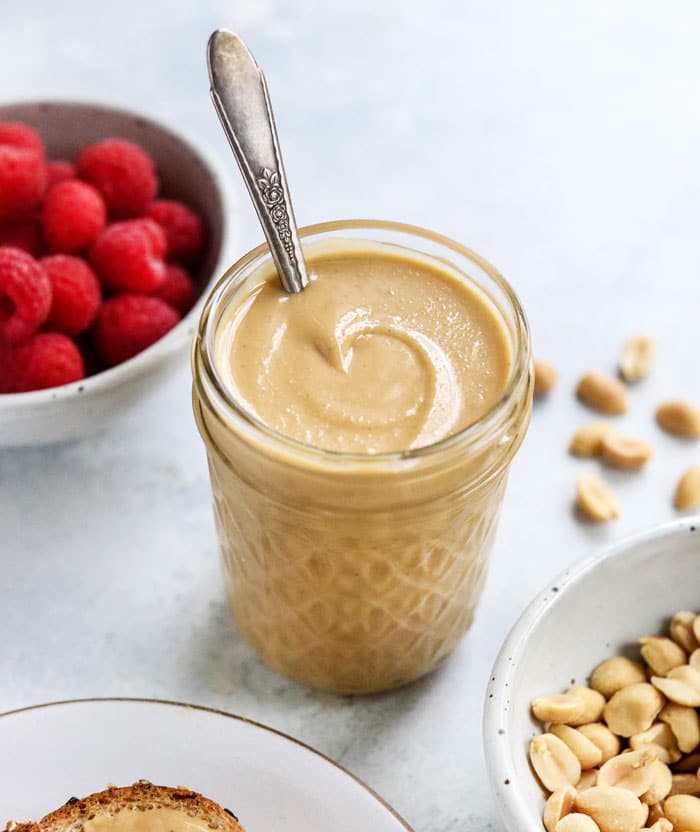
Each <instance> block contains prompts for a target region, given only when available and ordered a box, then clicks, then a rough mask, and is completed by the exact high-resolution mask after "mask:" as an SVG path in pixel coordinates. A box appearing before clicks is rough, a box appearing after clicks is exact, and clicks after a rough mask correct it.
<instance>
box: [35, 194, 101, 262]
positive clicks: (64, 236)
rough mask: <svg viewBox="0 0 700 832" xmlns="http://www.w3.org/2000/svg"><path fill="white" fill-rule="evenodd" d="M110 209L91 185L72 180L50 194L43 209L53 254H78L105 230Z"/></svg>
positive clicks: (47, 237)
mask: <svg viewBox="0 0 700 832" xmlns="http://www.w3.org/2000/svg"><path fill="white" fill-rule="evenodd" d="M106 222H107V209H106V207H105V203H104V200H103V199H102V197H101V196H100V192H99V191H98V190H97V189H96V188H93V187H92V185H86V184H85V182H79V181H78V180H77V179H70V180H68V181H66V182H59V183H58V185H54V186H53V188H51V189H50V190H49V192H48V193H47V194H46V198H45V199H44V204H43V206H42V208H41V225H42V228H43V229H44V237H45V238H46V242H47V243H48V244H49V248H50V249H51V250H52V251H60V252H61V253H63V254H76V253H77V252H79V251H82V250H83V249H85V248H87V247H88V246H89V245H90V244H91V243H92V242H93V241H94V240H95V238H96V237H97V235H98V234H99V233H100V231H102V229H103V228H104V227H105V223H106Z"/></svg>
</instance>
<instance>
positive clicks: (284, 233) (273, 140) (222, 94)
mask: <svg viewBox="0 0 700 832" xmlns="http://www.w3.org/2000/svg"><path fill="white" fill-rule="evenodd" d="M207 63H208V66H209V78H210V81H211V97H212V100H213V102H214V107H215V108H216V111H217V113H218V115H219V118H220V119H221V124H222V126H223V128H224V132H225V133H226V136H227V137H228V140H229V143H230V144H231V148H232V150H233V153H234V155H235V157H236V161H237V162H238V166H239V167H240V169H241V173H242V174H243V179H244V180H245V183H246V186H247V188H248V192H249V194H250V197H251V199H252V200H253V204H254V205H255V210H256V211H257V213H258V217H259V218H260V223H261V225H262V227H263V231H264V232H265V237H266V239H267V242H268V244H269V246H270V249H271V251H272V257H273V258H274V261H275V264H276V266H277V271H278V273H279V278H280V281H281V283H282V286H283V287H284V289H285V290H286V291H287V292H300V291H301V290H302V289H303V288H304V287H305V286H306V284H307V283H308V280H309V279H308V276H307V274H306V263H305V262H304V255H303V253H302V251H301V245H300V243H299V234H298V232H297V225H296V221H295V219H294V211H293V210H292V201H291V199H290V197H289V188H288V186H287V177H286V176H285V173H284V165H283V164H282V154H281V152H280V147H279V141H278V139H277V130H276V128H275V119H274V116H273V114H272V107H271V106H270V96H269V94H268V91H267V84H266V82H265V76H264V75H263V73H262V71H261V69H260V67H259V66H258V65H257V63H256V62H255V58H253V56H252V55H251V53H250V52H249V50H248V47H247V46H246V45H245V43H243V41H242V40H241V39H240V38H239V37H238V35H235V34H234V33H233V32H229V31H227V30H226V29H218V30H217V31H216V32H214V33H213V35H212V36H211V37H210V38H209V44H208V47H207Z"/></svg>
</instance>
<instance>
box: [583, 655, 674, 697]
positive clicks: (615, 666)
mask: <svg viewBox="0 0 700 832" xmlns="http://www.w3.org/2000/svg"><path fill="white" fill-rule="evenodd" d="M674 647H675V644H674ZM684 662H685V659H683V662H681V664H683V663H684ZM646 680H647V675H646V673H645V672H644V668H643V667H642V665H641V664H640V663H639V662H634V661H632V659H627V658H625V657H624V656H613V657H612V659H606V660H605V661H604V662H601V663H600V664H599V665H598V667H596V669H595V670H594V671H593V673H591V678H590V679H589V684H590V686H591V687H592V688H593V690H597V691H598V693H602V694H603V696H604V697H605V698H606V699H610V697H611V696H612V695H613V694H614V693H617V692H618V690H620V689H621V688H625V687H627V685H633V684H634V683H635V682H646Z"/></svg>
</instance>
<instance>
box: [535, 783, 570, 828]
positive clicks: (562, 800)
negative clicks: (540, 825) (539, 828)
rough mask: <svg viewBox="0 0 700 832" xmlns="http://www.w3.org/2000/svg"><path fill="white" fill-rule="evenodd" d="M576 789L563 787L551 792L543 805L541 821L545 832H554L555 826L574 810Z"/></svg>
mask: <svg viewBox="0 0 700 832" xmlns="http://www.w3.org/2000/svg"><path fill="white" fill-rule="evenodd" d="M575 798H576V789H574V787H573V786H564V788H563V789H557V790H556V791H555V792H552V794H550V796H549V797H548V799H547V802H546V803H545V804H544V813H543V815H542V820H543V821H544V827H545V829H546V830H547V832H555V830H556V828H557V824H558V823H559V821H560V820H561V819H562V818H563V817H564V816H565V815H568V814H569V812H570V811H571V810H572V809H573V808H574V800H575Z"/></svg>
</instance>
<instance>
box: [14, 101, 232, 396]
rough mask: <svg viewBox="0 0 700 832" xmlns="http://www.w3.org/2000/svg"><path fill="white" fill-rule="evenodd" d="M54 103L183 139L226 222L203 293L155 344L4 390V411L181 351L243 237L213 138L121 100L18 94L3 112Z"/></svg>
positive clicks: (109, 383) (93, 388)
mask: <svg viewBox="0 0 700 832" xmlns="http://www.w3.org/2000/svg"><path fill="white" fill-rule="evenodd" d="M42 104H43V105H50V106H52V107H62V106H71V107H85V108H89V109H96V110H101V111H103V112H111V113H114V114H117V115H122V116H126V117H129V118H137V119H140V120H142V121H143V122H145V123H147V124H148V125H149V126H152V127H155V128H156V129H157V130H158V131H160V132H161V133H166V134H169V135H170V136H172V137H174V138H175V139H177V140H178V141H180V142H182V144H184V145H186V146H187V148H188V149H189V150H190V152H191V153H192V154H193V155H194V156H195V157H197V158H199V160H200V162H201V163H202V165H203V166H204V167H205V168H206V169H207V170H208V171H209V174H210V176H211V178H212V180H213V182H214V184H215V186H216V188H217V190H218V192H219V197H220V199H221V208H222V214H223V221H222V224H221V250H220V252H219V256H218V258H217V261H216V264H215V266H214V268H213V269H212V273H211V275H210V276H209V278H208V280H207V282H206V283H205V284H204V286H203V287H202V291H201V294H200V296H199V298H197V302H196V303H195V304H194V306H193V307H192V308H191V309H190V310H189V311H188V312H187V314H186V315H184V316H183V317H182V318H181V320H180V321H178V323H177V324H176V325H175V326H174V327H173V328H172V329H171V330H170V332H168V333H166V334H165V335H164V336H163V337H162V338H159V339H158V340H157V341H156V342H155V343H154V344H151V346H150V347H147V348H146V349H145V350H142V351H141V352H140V353H138V354H137V355H135V356H134V357H133V358H129V359H128V360H127V361H124V362H122V363H121V364H117V365H116V366H115V367H108V368H107V369H106V370H102V371H101V372H99V373H96V374H95V375H92V376H86V377H85V378H83V379H80V380H79V381H73V382H71V383H70V384H62V385H60V386H58V387H48V388H46V389H44V390H32V391H30V392H28V393H12V394H5V395H0V409H2V410H3V411H4V412H12V411H16V410H22V409H25V408H37V407H41V406H42V405H44V404H45V403H47V402H51V403H54V402H56V401H63V400H66V399H70V398H72V397H76V396H78V395H80V396H82V397H87V396H89V395H90V394H98V393H100V392H101V391H104V390H107V389H111V388H113V387H119V386H121V385H123V384H126V383H127V382H129V381H130V380H132V379H134V378H136V377H137V376H139V375H141V374H143V373H145V372H147V371H148V370H149V369H152V368H153V367H155V366H156V365H157V364H160V363H161V362H163V361H165V360H166V359H168V358H170V357H171V356H173V355H175V354H176V353H177V352H179V351H180V350H181V349H182V348H183V346H184V345H185V344H189V342H190V340H191V339H192V338H193V337H194V332H195V329H196V322H197V320H198V319H199V315H200V314H201V311H202V307H203V306H204V302H205V300H206V298H207V296H208V294H209V292H210V290H211V288H212V286H213V285H214V283H215V282H216V281H217V280H218V279H219V277H220V275H221V274H222V273H223V271H224V269H225V268H227V267H228V266H229V265H230V262H232V258H233V251H234V249H235V246H236V244H237V242H238V240H239V237H240V229H239V224H238V222H237V220H236V219H235V218H236V217H237V216H238V211H237V206H238V199H237V197H236V193H237V192H236V188H235V186H234V184H233V177H232V176H231V175H230V174H229V173H228V168H227V166H226V165H225V164H224V163H223V161H222V159H221V158H220V156H219V154H218V153H217V152H216V151H215V150H214V149H213V148H211V147H210V146H209V144H208V142H206V141H202V140H200V139H197V138H195V137H194V136H193V135H192V134H191V133H190V132H189V131H187V130H181V129H180V128H179V127H175V125H174V124H173V125H171V124H170V123H169V122H167V121H162V120H160V118H154V117H153V116H151V115H149V114H146V113H144V112H143V111H141V110H138V109H131V108H130V107H127V106H124V105H122V104H120V103H117V102H114V103H113V102H111V101H100V102H96V101H92V100H89V99H86V100H83V99H76V98H36V99H32V98H30V99H17V100H13V101H2V102H0V112H2V110H4V109H5V108H10V107H22V106H34V107H36V106H41V105H42Z"/></svg>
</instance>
